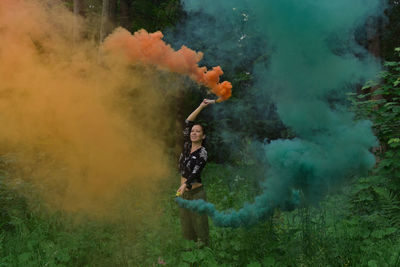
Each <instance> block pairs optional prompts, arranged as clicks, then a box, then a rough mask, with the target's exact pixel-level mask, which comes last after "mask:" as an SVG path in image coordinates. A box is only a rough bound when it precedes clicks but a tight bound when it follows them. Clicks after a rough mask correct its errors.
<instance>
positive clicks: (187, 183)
mask: <svg viewBox="0 0 400 267" xmlns="http://www.w3.org/2000/svg"><path fill="white" fill-rule="evenodd" d="M214 103H215V100H209V99H204V100H203V102H202V103H201V104H200V106H199V107H198V108H196V109H195V110H194V111H193V112H192V113H191V114H190V115H189V116H188V117H187V118H186V120H185V129H184V130H183V136H184V144H183V151H182V153H181V156H180V158H179V170H180V173H181V186H180V187H179V189H178V191H177V195H178V196H181V197H182V198H184V199H188V200H193V199H204V200H206V193H205V191H204V189H203V185H202V183H201V171H202V170H203V168H204V166H205V165H206V162H207V150H206V149H205V147H203V146H202V144H203V140H204V139H205V138H206V135H205V132H204V128H203V126H201V125H200V124H196V123H194V120H195V119H196V117H197V115H199V113H200V112H201V111H202V110H203V109H204V108H205V107H207V106H208V105H210V104H214ZM180 220H181V226H182V232H183V237H184V238H186V239H188V240H193V241H195V242H197V241H199V242H202V243H203V244H204V245H208V241H209V238H208V218H207V215H201V214H198V213H195V212H192V211H189V210H187V209H184V208H180Z"/></svg>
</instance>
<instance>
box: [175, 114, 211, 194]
mask: <svg viewBox="0 0 400 267" xmlns="http://www.w3.org/2000/svg"><path fill="white" fill-rule="evenodd" d="M194 124H195V123H194V122H193V121H188V120H185V128H184V130H183V138H184V142H183V151H182V153H181V155H180V157H179V171H180V173H181V175H182V177H183V178H186V179H187V180H186V185H187V188H188V189H191V188H192V184H193V183H195V182H197V183H201V177H200V174H201V171H202V170H203V168H204V166H205V165H206V162H207V150H206V149H205V147H200V148H199V149H197V150H195V151H193V153H190V150H191V148H192V142H191V141H190V132H191V130H192V127H193V125H194Z"/></svg>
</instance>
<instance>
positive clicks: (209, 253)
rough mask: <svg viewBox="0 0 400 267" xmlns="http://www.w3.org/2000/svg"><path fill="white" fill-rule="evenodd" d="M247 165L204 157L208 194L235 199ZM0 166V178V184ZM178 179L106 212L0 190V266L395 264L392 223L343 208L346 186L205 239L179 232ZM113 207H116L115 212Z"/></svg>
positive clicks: (221, 201)
mask: <svg viewBox="0 0 400 267" xmlns="http://www.w3.org/2000/svg"><path fill="white" fill-rule="evenodd" d="M255 169H256V168H254V166H241V167H237V166H236V167H235V166H222V165H217V164H212V163H209V164H208V165H207V167H206V169H205V171H204V177H205V178H204V183H205V186H206V191H207V196H208V200H209V201H210V202H212V203H215V204H216V206H217V208H218V209H224V210H225V209H232V208H239V207H241V206H242V204H243V203H244V202H246V201H251V200H252V199H253V198H254V197H255V196H256V195H257V194H258V193H259V190H260V189H259V187H258V180H259V179H260V176H261V175H262V174H260V173H256V172H255V171H254V170H255ZM6 180H7V179H5V178H4V176H3V184H6ZM177 183H178V179H177V178H176V179H175V177H172V178H171V179H170V180H169V181H168V182H166V184H165V187H164V190H163V192H161V193H159V194H158V195H157V205H156V206H155V207H154V209H153V210H152V214H147V213H146V212H149V211H141V213H139V214H136V215H135V216H120V217H119V218H118V219H115V220H107V221H106V220H101V219H99V218H92V217H85V216H84V215H76V214H75V215H72V214H67V213H62V212H49V211H46V210H43V209H40V208H36V209H32V207H31V206H28V204H27V203H26V202H25V200H24V198H23V197H21V196H19V195H18V194H17V193H16V192H15V191H13V190H11V189H9V188H7V187H3V189H2V191H1V194H0V204H1V227H2V232H1V234H0V266H161V265H164V263H165V264H166V266H253V267H256V266H398V265H399V264H400V254H399V253H400V233H399V229H397V228H395V227H391V226H390V224H388V223H387V221H386V220H385V219H384V218H380V217H376V218H375V217H374V216H373V215H370V216H362V215H357V214H353V210H352V205H351V198H350V196H351V194H350V193H349V192H350V190H347V189H345V190H343V191H342V192H340V194H336V195H331V196H327V198H326V199H325V200H324V201H323V202H322V203H320V205H319V206H302V207H300V208H298V209H295V210H294V211H292V212H282V211H279V210H277V211H276V212H275V213H274V215H273V216H272V217H271V218H269V219H268V220H267V221H265V222H262V223H260V224H259V225H256V226H254V227H252V228H249V229H245V228H239V229H232V228H218V227H215V226H213V225H212V222H211V221H210V237H211V244H210V248H198V247H197V245H196V244H195V243H194V242H189V241H185V240H183V239H182V237H181V233H180V225H179V216H178V208H177V206H176V204H175V202H174V201H173V195H174V191H175V189H176V187H177ZM121 214H122V213H121Z"/></svg>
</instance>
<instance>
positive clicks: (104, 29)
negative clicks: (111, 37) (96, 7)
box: [100, 0, 117, 42]
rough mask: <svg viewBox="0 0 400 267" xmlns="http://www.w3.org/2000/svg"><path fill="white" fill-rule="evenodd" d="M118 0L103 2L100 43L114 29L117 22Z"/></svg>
mask: <svg viewBox="0 0 400 267" xmlns="http://www.w3.org/2000/svg"><path fill="white" fill-rule="evenodd" d="M116 11H117V0H103V6H102V12H101V26H100V42H102V41H103V40H104V38H105V37H106V36H107V35H108V34H109V33H110V32H111V31H112V30H113V29H114V27H115V22H116V17H117V16H116Z"/></svg>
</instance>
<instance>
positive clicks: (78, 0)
mask: <svg viewBox="0 0 400 267" xmlns="http://www.w3.org/2000/svg"><path fill="white" fill-rule="evenodd" d="M83 1H84V0H74V14H75V15H77V16H78V15H80V16H85V9H84V3H83Z"/></svg>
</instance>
